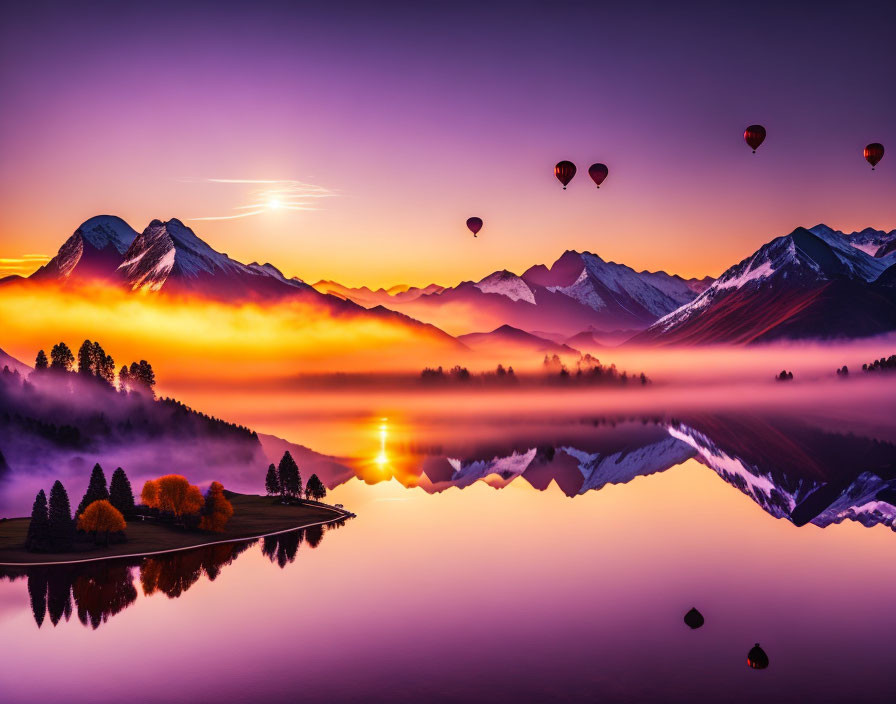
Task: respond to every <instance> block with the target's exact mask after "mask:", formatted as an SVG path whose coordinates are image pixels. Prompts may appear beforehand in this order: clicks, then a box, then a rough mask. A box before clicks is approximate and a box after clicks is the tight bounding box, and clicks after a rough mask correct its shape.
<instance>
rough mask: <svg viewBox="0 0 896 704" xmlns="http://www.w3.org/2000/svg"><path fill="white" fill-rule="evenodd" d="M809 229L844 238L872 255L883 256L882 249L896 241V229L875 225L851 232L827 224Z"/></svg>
mask: <svg viewBox="0 0 896 704" xmlns="http://www.w3.org/2000/svg"><path fill="white" fill-rule="evenodd" d="M809 231H810V232H813V233H815V234H817V235H822V236H826V237H834V236H839V237H841V238H843V240H844V241H845V242H846V243H847V244H849V245H851V246H852V247H855V248H856V249H860V250H862V251H863V252H865V254H870V255H871V256H872V257H880V256H882V255H881V250H883V249H884V248H885V247H887V246H888V245H890V246H892V245H893V244H894V243H896V230H891V231H890V232H885V231H884V230H875V229H874V228H873V227H866V228H865V229H864V230H861V231H859V232H850V233H848V234H847V233H844V232H841V231H840V230H835V229H833V228H831V227H828V226H827V225H824V224H818V225H816V226H815V227H810V228H809Z"/></svg>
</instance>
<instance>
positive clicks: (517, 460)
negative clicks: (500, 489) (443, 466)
mask: <svg viewBox="0 0 896 704" xmlns="http://www.w3.org/2000/svg"><path fill="white" fill-rule="evenodd" d="M537 451H538V450H537V448H534V447H533V448H532V449H530V450H528V451H526V452H514V453H512V454H511V455H508V456H506V457H494V458H492V459H490V460H474V461H472V462H466V463H465V462H464V461H463V460H460V459H456V458H453V457H448V458H447V460H448V462H449V464H450V465H451V466H452V467H453V468H454V474H452V476H451V480H450V481H451V482H452V483H453V484H454V485H455V486H459V487H461V488H463V487H465V486H469V485H470V484H472V483H473V482H475V481H476V480H478V479H484V478H485V477H487V476H489V475H490V474H497V475H498V476H500V477H501V478H502V479H504V480H508V479H513V478H515V477H518V476H519V475H521V474H522V473H523V472H525V471H526V468H527V467H528V466H529V465H530V464H531V463H532V460H533V459H535V454H536V452H537Z"/></svg>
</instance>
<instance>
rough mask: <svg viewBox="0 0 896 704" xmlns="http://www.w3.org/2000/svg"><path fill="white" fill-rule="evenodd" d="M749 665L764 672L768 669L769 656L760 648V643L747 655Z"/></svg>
mask: <svg viewBox="0 0 896 704" xmlns="http://www.w3.org/2000/svg"><path fill="white" fill-rule="evenodd" d="M747 665H749V666H750V667H752V668H753V669H754V670H764V669H765V668H767V667H768V655H766V654H765V651H764V650H763V649H762V648H760V647H759V643H757V644H756V645H754V646H753V647H752V648H750V652H749V653H747Z"/></svg>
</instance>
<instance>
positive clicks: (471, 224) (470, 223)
mask: <svg viewBox="0 0 896 704" xmlns="http://www.w3.org/2000/svg"><path fill="white" fill-rule="evenodd" d="M467 227H468V228H469V230H470V232H472V233H473V237H475V236H476V234H477V233H478V232H479V231H480V230H481V229H482V218H477V217H472V218H467Z"/></svg>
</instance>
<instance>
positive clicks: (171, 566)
mask: <svg viewBox="0 0 896 704" xmlns="http://www.w3.org/2000/svg"><path fill="white" fill-rule="evenodd" d="M344 524H345V521H344V520H343V521H334V522H333V523H330V524H328V525H326V526H324V525H319V526H311V527H310V528H305V529H301V530H295V531H289V532H287V533H280V534H277V535H272V536H268V537H265V538H262V539H261V540H260V541H259V540H250V541H246V542H238V543H222V544H219V545H211V546H208V547H204V548H197V549H195V550H182V551H179V552H173V553H168V554H166V555H155V556H153V557H147V558H143V559H121V560H106V561H97V562H85V563H80V564H69V565H36V566H33V567H16V568H10V567H5V568H0V579H4V578H5V579H8V580H10V581H15V580H18V579H24V580H27V584H28V598H29V601H30V603H31V612H32V614H33V615H34V621H35V623H36V624H37V626H38V628H40V627H41V626H42V625H43V624H44V623H45V622H46V621H48V622H49V623H51V624H52V625H53V626H56V625H58V624H59V622H60V621H63V620H65V621H68V620H70V619H71V616H72V614H73V613H76V614H77V616H78V620H79V621H80V622H81V623H82V624H83V625H85V626H87V627H89V628H92V629H97V628H99V627H100V625H101V624H103V623H106V622H107V621H108V620H109V618H111V617H112V616H115V615H116V614H118V613H121V612H122V611H124V610H125V609H126V608H128V607H129V606H130V605H131V604H133V603H134V602H136V601H137V584H136V583H135V577H136V578H137V579H138V580H139V586H140V590H141V591H142V594H143V596H144V597H149V596H153V595H155V594H164V595H165V596H167V597H168V598H169V599H177V598H178V597H180V596H181V595H182V594H184V593H185V592H186V591H187V590H188V589H190V588H191V587H192V586H193V585H194V584H196V583H197V582H198V581H199V580H200V578H201V577H202V576H203V575H204V576H205V577H206V578H208V580H209V581H211V582H213V581H214V580H215V579H216V578H217V577H218V575H220V574H221V571H222V570H223V569H224V568H225V567H226V566H228V565H230V564H231V563H233V561H234V560H236V558H237V557H239V556H240V555H241V554H243V553H244V552H246V550H248V549H249V548H251V547H252V546H254V545H256V544H258V543H259V542H261V544H262V551H263V552H264V554H265V555H267V556H268V557H269V558H270V559H271V562H275V563H276V564H278V565H279V566H280V568H281V569H282V568H284V567H286V565H287V564H289V563H292V562H295V560H296V556H297V554H298V551H299V546H300V545H302V544H303V543H305V544H307V545H308V546H309V547H311V548H316V547H317V546H318V545H320V543H321V541H322V540H323V536H324V533H325V532H326V530H334V529H336V528H339V527H341V526H342V525H344Z"/></svg>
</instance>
